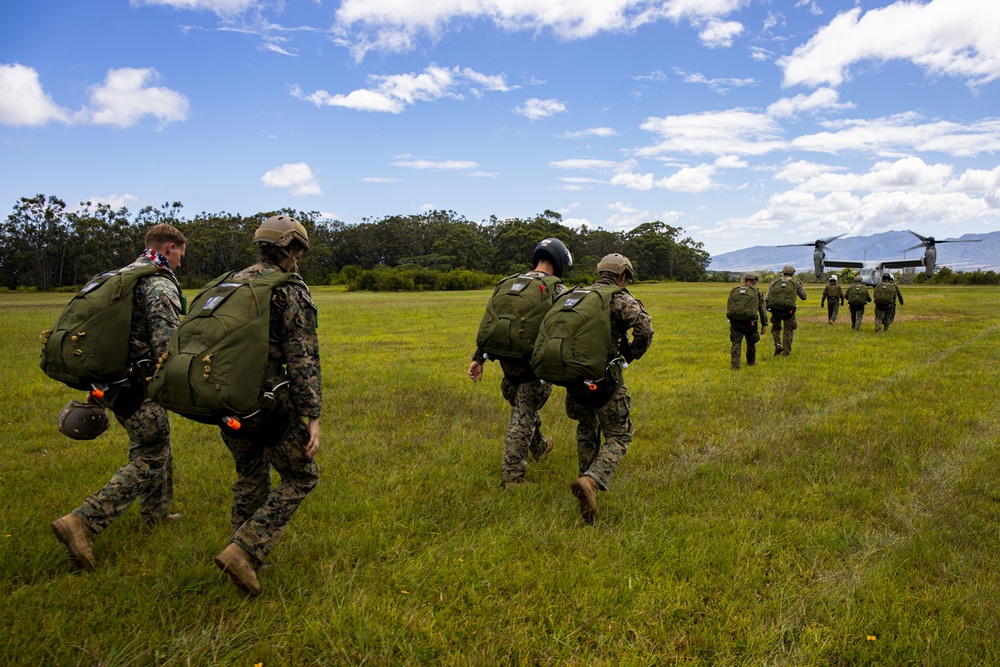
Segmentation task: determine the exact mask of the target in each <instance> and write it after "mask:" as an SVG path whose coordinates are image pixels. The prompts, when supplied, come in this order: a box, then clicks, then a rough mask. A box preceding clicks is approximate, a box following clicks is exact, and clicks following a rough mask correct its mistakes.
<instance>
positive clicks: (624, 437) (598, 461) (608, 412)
mask: <svg viewBox="0 0 1000 667" xmlns="http://www.w3.org/2000/svg"><path fill="white" fill-rule="evenodd" d="M630 407H631V400H630V399H629V396H628V387H626V386H625V384H624V383H622V384H619V385H618V389H617V390H615V393H614V394H612V396H611V400H610V401H608V402H607V404H606V405H604V406H603V407H601V408H597V409H595V408H589V407H586V406H584V405H581V404H579V403H577V402H576V401H574V400H573V398H572V396H570V394H569V392H567V393H566V415H567V416H568V417H569V418H570V419H574V420H576V421H577V422H578V423H577V425H576V455H577V463H578V466H579V470H580V475H581V476H583V475H587V476H588V477H592V478H593V479H594V480H595V481H596V482H597V484H598V486H600V487H601V489H602V490H604V491H607V489H608V483H609V482H610V481H611V477H612V475H614V473H615V470H616V469H617V468H618V464H619V463H621V460H622V459H623V458H624V457H625V454H626V453H627V452H628V448H629V445H630V444H632V433H633V431H634V428H633V426H632V419H631V417H630V416H629V408H630ZM602 434H603V435H604V442H603V443H602V442H601V435H602Z"/></svg>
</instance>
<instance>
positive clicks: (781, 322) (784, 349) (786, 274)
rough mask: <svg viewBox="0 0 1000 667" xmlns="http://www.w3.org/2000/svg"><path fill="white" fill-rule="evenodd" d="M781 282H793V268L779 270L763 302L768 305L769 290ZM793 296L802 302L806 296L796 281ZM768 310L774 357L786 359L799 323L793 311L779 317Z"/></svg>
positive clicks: (790, 350) (772, 310) (800, 284)
mask: <svg viewBox="0 0 1000 667" xmlns="http://www.w3.org/2000/svg"><path fill="white" fill-rule="evenodd" d="M782 280H795V268H794V267H793V266H786V267H785V268H784V269H782V270H781V276H779V277H778V278H777V279H776V280H774V281H772V282H771V284H770V285H769V286H768V288H767V297H765V301H767V302H768V303H770V296H771V290H772V289H773V288H774V286H775V285H777V284H778V283H779V282H781V281H782ZM795 294H796V295H797V296H798V297H799V298H800V299H802V300H803V301H805V300H806V298H807V296H808V295H807V294H806V290H805V288H804V287H802V283H801V282H799V281H798V280H795ZM768 310H770V311H771V338H773V339H774V356H778V355H779V354H780V355H781V356H783V357H787V356H789V355H790V354H791V353H792V337H793V336H794V332H795V330H796V329H798V328H799V322H798V320H796V319H795V310H794V309H793V310H792V312H791V314H790V315H788V314H787V313H781V314H780V316H779V314H776V313H775V312H774V309H773V308H771V307H770V306H768ZM782 330H784V331H782Z"/></svg>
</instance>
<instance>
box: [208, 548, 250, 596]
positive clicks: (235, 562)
mask: <svg viewBox="0 0 1000 667" xmlns="http://www.w3.org/2000/svg"><path fill="white" fill-rule="evenodd" d="M215 564H216V565H218V566H219V569H220V570H222V571H223V572H225V573H226V574H228V575H229V577H230V578H231V579H232V580H233V583H234V584H236V586H237V588H239V589H240V590H243V591H246V592H247V593H249V594H250V595H260V582H259V581H257V573H256V572H255V571H254V569H253V564H252V563H251V562H250V554H248V553H247V552H246V551H244V550H243V547H241V546H240V545H238V544H236V543H235V542H231V543H230V544H229V546H228V547H226V548H225V549H224V550H223V551H222V553H220V554H219V555H218V556H216V557H215Z"/></svg>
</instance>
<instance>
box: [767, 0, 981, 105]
mask: <svg viewBox="0 0 1000 667" xmlns="http://www.w3.org/2000/svg"><path fill="white" fill-rule="evenodd" d="M865 60H875V61H877V62H887V61H890V60H905V61H910V62H912V63H914V64H915V65H917V66H919V67H921V68H923V69H924V70H926V72H927V73H928V74H930V75H933V76H952V77H957V78H963V79H966V81H967V82H968V83H969V85H971V86H979V85H983V84H985V83H988V82H990V81H993V80H995V79H997V78H998V77H1000V11H997V4H996V0H931V2H927V3H923V4H922V3H916V2H895V3H893V4H892V5H889V6H888V7H882V8H879V9H872V10H870V11H868V12H867V13H865V14H864V15H862V13H861V9H860V8H857V7H856V8H854V9H851V10H850V11H847V12H844V13H842V14H838V15H837V16H836V17H835V18H834V19H833V20H832V21H830V23H829V24H827V25H826V26H824V27H823V28H821V29H820V30H819V31H818V32H817V33H816V34H815V35H814V36H813V37H812V39H810V40H809V41H808V42H807V43H806V44H804V45H802V46H800V47H798V48H797V49H795V51H793V52H792V54H791V55H789V56H785V57H783V58H780V59H779V60H778V64H779V65H780V66H781V67H782V69H783V70H784V84H785V85H786V86H794V85H800V84H802V85H807V86H821V85H830V86H839V85H840V84H841V83H843V82H844V80H845V79H846V78H848V77H849V76H850V67H851V65H853V64H855V63H858V62H862V61H865Z"/></svg>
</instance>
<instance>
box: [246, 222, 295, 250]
mask: <svg viewBox="0 0 1000 667" xmlns="http://www.w3.org/2000/svg"><path fill="white" fill-rule="evenodd" d="M292 241H298V242H299V243H300V244H302V247H303V248H305V249H306V250H308V249H309V233H308V232H307V231H306V228H305V227H304V226H303V225H302V223H301V222H299V221H298V220H296V219H295V218H293V217H291V216H288V215H272V216H271V217H270V218H268V219H267V220H265V221H264V222H262V223H260V227H258V228H257V231H255V232H254V233H253V242H254V243H257V244H261V243H267V244H270V245H276V246H278V247H279V248H287V247H288V246H289V244H291V243H292Z"/></svg>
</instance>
